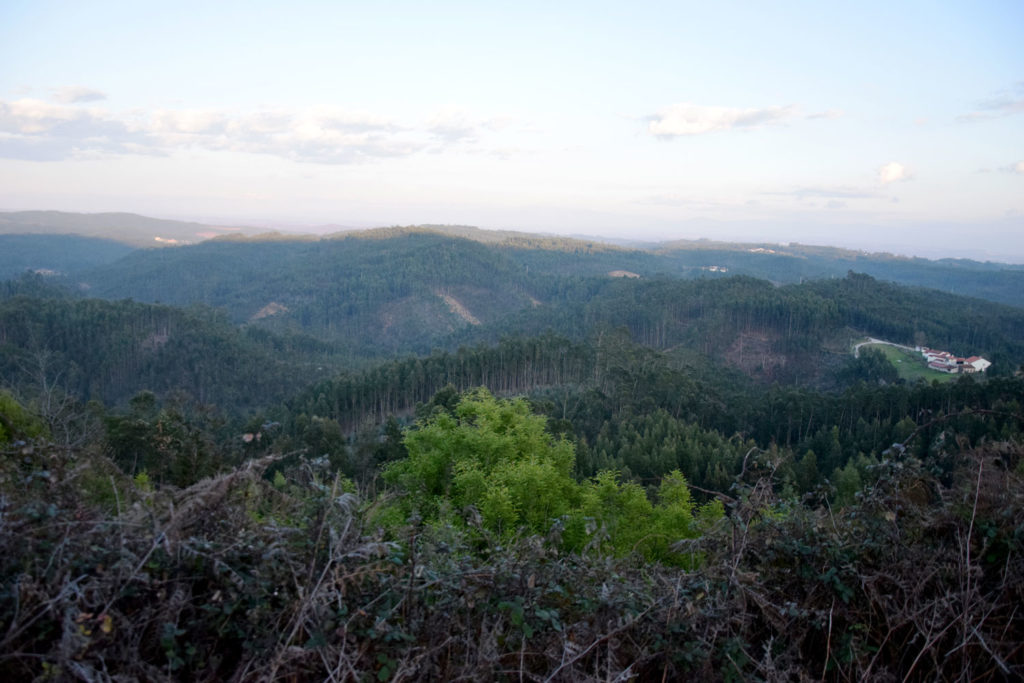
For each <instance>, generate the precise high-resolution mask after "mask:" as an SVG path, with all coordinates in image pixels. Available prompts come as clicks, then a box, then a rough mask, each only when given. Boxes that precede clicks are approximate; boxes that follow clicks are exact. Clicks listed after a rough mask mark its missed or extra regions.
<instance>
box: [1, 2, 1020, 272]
mask: <svg viewBox="0 0 1024 683" xmlns="http://www.w3.org/2000/svg"><path fill="white" fill-rule="evenodd" d="M505 5H507V6H505ZM1022 31H1024V3H1022V2H1020V1H1019V0H1006V1H1002V2H989V1H985V0H978V1H975V2H970V3H954V2H938V3H936V2H934V1H932V2H915V1H912V0H910V1H905V2H903V1H901V2H891V0H889V1H887V2H871V1H867V2H858V3H831V2H787V1H785V0H779V1H776V2H771V3H765V2H728V1H721V2H714V3H709V2H701V3H697V2H685V1H676V2H643V1H642V0H634V1H632V2H600V1H599V0H589V1H587V2H552V1H551V0H548V1H546V2H528V1H520V2H516V3H490V2H479V1H478V2H445V1H444V0H434V1H432V2H429V3H428V2H422V1H421V2H388V1H386V0H381V1H377V2H366V1H365V0H363V1H361V2H345V1H335V2H304V1H301V0H298V1H292V2H288V3H281V2H259V1H257V0H248V1H247V2H216V3H211V2H187V1H178V2H174V3H157V2H148V1H142V0H133V1H132V2H103V1H102V0H94V1H91V2H77V1H76V2H47V1H45V0H32V1H30V2H21V1H19V0H3V1H2V2H0V210H24V209H57V210H64V211H83V212H99V211H130V212H136V213H142V214H146V215H150V216H156V217H161V218H178V219H189V220H201V221H206V222H216V223H227V224H258V225H266V226H284V227H292V228H300V227H307V228H312V226H322V225H333V226H351V227H371V226H379V225H407V224H424V223H443V224H461V225H475V226H478V227H482V228H492V229H498V228H501V229H513V230H524V231H529V232H546V233H554V234H577V235H592V236H598V237H618V238H624V239H635V240H672V239H696V238H709V239H722V240H743V241H765V242H777V243H787V242H794V241H796V242H801V243H808V244H831V245H837V246H848V247H854V248H858V249H865V250H869V251H893V252H896V253H904V254H914V255H923V256H928V257H936V256H964V257H970V258H982V259H992V260H1000V261H1009V262H1017V263H1024V39H1022V35H1024V34H1022ZM321 229H326V228H321Z"/></svg>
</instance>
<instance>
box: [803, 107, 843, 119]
mask: <svg viewBox="0 0 1024 683" xmlns="http://www.w3.org/2000/svg"><path fill="white" fill-rule="evenodd" d="M844 113H845V112H844V111H843V110H842V109H826V110H825V111H819V112H815V113H814V114H808V115H807V116H806V118H808V119H830V120H831V119H838V118H841V117H842V116H843V114H844Z"/></svg>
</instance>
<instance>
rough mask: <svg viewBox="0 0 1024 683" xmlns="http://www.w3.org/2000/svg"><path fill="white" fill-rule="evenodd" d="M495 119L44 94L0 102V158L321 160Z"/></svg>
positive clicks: (399, 146)
mask: <svg viewBox="0 0 1024 683" xmlns="http://www.w3.org/2000/svg"><path fill="white" fill-rule="evenodd" d="M498 127H500V123H499V122H496V121H487V120H474V119H472V118H471V117H469V116H468V115H466V114H461V113H460V114H458V115H449V116H446V117H440V116H439V117H435V118H434V119H433V120H431V121H429V122H427V123H426V124H420V125H402V124H400V123H398V122H397V121H395V120H393V119H390V118H388V117H384V116H380V115H377V114H373V113H368V112H361V111H354V110H348V109H343V108H340V107H311V108H306V109H299V110H287V109H274V110H263V111H254V112H242V113H239V112H232V111H227V110H218V109H159V110H156V111H151V112H146V111H132V112H128V113H116V112H111V111H109V110H107V109H102V108H93V107H81V106H73V105H68V104H54V103H51V102H45V101H42V100H33V99H22V100H17V101H14V102H4V101H0V157H8V158H18V159H29V160H36V161H53V160H60V159H68V158H84V157H89V158H92V157H95V156H96V155H98V154H99V155H102V154H111V153H114V154H150V155H151V154H161V155H162V154H169V153H171V152H173V151H175V150H179V149H187V148H197V149H205V150H211V151H234V152H244V153H254V154H268V155H273V156H278V157H282V158H285V159H291V160H294V161H306V162H314V163H326V164H347V163H354V162H358V161H363V160H367V159H372V158H387V157H401V156H408V155H411V154H415V153H417V152H420V151H423V150H426V149H431V150H433V151H444V150H446V149H449V148H451V147H452V146H453V145H456V144H458V145H460V146H461V147H465V146H466V145H475V144H477V143H478V138H479V137H481V135H482V134H484V133H486V132H487V131H489V130H495V129H496V128H498Z"/></svg>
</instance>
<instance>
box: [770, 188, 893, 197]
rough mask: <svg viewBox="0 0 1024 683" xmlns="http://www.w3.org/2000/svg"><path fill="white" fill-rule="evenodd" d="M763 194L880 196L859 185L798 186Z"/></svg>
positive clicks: (786, 195) (789, 195) (785, 195)
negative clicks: (785, 190)
mask: <svg viewBox="0 0 1024 683" xmlns="http://www.w3.org/2000/svg"><path fill="white" fill-rule="evenodd" d="M764 194H767V195H779V196H784V197H796V198H797V199H800V200H805V199H810V198H814V197H817V198H823V199H875V198H877V197H879V196H880V194H879V193H878V192H876V191H874V190H866V189H863V188H859V187H798V188H797V189H795V190H789V191H787V192H765V193H764Z"/></svg>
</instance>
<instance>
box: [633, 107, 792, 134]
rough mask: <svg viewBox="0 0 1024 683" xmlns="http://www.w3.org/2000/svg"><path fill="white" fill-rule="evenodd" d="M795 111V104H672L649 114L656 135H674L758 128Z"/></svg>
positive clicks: (787, 116) (789, 115)
mask: <svg viewBox="0 0 1024 683" xmlns="http://www.w3.org/2000/svg"><path fill="white" fill-rule="evenodd" d="M796 114H797V111H796V107H795V106H793V105H789V106H786V107H779V106H772V107H760V108H755V109H739V108H736V107H708V106H703V105H699V104H688V103H681V104H672V105H669V106H667V107H665V108H664V109H662V110H661V111H659V112H658V113H657V114H655V115H654V116H650V117H648V121H649V123H648V126H647V130H648V131H649V132H650V133H651V134H652V135H654V136H656V137H660V138H674V137H679V136H683V135H701V134H702V133H711V132H713V131H717V130H729V129H731V128H756V127H758V126H762V125H766V124H771V123H780V122H782V121H784V120H786V119H788V118H792V117H794V116H796Z"/></svg>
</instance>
